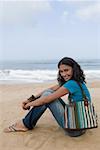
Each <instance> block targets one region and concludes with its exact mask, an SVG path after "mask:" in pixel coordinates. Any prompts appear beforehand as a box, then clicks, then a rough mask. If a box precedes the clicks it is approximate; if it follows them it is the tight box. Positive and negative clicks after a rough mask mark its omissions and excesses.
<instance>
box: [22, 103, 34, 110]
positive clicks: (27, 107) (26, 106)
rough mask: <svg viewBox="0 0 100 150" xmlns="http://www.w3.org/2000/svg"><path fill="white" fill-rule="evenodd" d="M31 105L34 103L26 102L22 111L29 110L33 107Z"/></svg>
mask: <svg viewBox="0 0 100 150" xmlns="http://www.w3.org/2000/svg"><path fill="white" fill-rule="evenodd" d="M33 103H34V101H32V102H28V103H27V104H25V105H24V109H25V110H27V109H30V107H31V106H32V107H34V104H33Z"/></svg>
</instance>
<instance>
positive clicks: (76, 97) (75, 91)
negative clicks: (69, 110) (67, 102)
mask: <svg viewBox="0 0 100 150" xmlns="http://www.w3.org/2000/svg"><path fill="white" fill-rule="evenodd" d="M63 87H64V88H66V89H67V90H68V91H69V93H70V94H71V99H72V102H74V101H82V100H83V96H82V91H81V89H80V86H79V85H78V84H77V82H76V81H75V80H69V81H67V82H66V83H64V85H63ZM81 87H82V89H83V91H84V93H85V95H86V97H87V98H88V100H89V101H91V97H90V93H89V90H88V89H87V87H86V84H85V83H82V84H81Z"/></svg>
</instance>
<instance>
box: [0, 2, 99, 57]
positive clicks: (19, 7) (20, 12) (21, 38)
mask: <svg viewBox="0 0 100 150" xmlns="http://www.w3.org/2000/svg"><path fill="white" fill-rule="evenodd" d="M64 56H69V57H73V58H80V59H81V58H88V59H91V58H97V59H100V0H44V1H43V0H36V1H35V0H30V1H28V0H10V1H9V0H0V60H36V59H38V60H41V59H44V60H45V59H49V60H50V59H59V58H61V57H64Z"/></svg>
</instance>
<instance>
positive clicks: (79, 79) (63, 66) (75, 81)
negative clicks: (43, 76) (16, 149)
mask: <svg viewBox="0 0 100 150" xmlns="http://www.w3.org/2000/svg"><path fill="white" fill-rule="evenodd" d="M79 85H81V87H82V89H83V91H84V93H85V95H86V97H88V100H91V98H90V94H89V91H88V89H87V87H86V84H85V75H84V73H83V70H82V69H81V67H80V65H79V64H78V63H77V62H76V61H75V60H73V59H72V58H69V57H64V58H63V59H61V60H60V62H59V63H58V85H55V86H53V87H51V88H50V89H47V90H45V91H43V92H41V93H40V94H38V95H37V96H35V97H37V98H35V100H34V101H30V99H28V100H26V101H24V102H23V103H22V108H23V109H25V110H27V109H30V107H32V108H31V110H30V111H29V112H28V114H27V115H26V116H25V117H24V118H23V119H22V120H20V121H18V122H16V123H15V124H14V125H12V126H9V127H8V128H6V129H5V130H4V131H5V132H14V131H28V130H31V129H33V128H34V127H35V125H36V123H37V121H38V120H39V118H40V117H41V116H42V114H43V113H44V112H45V110H46V109H47V108H49V110H50V111H51V112H52V114H53V116H54V118H55V119H56V121H57V123H58V124H59V125H60V127H62V128H63V129H64V130H65V127H64V108H65V102H64V101H63V100H62V99H61V97H62V96H64V95H66V94H71V96H72V97H71V98H72V99H73V101H76V100H77V101H80V100H82V98H83V97H82V92H81V89H80V86H79ZM65 132H66V133H67V134H68V135H70V136H73V137H76V136H80V135H82V134H83V133H85V130H78V131H69V130H65Z"/></svg>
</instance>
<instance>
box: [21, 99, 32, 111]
mask: <svg viewBox="0 0 100 150" xmlns="http://www.w3.org/2000/svg"><path fill="white" fill-rule="evenodd" d="M28 103H29V100H25V101H23V102H22V108H23V109H24V110H27V109H30V107H28V108H27V109H26V107H25V106H26V105H27V104H28Z"/></svg>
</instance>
